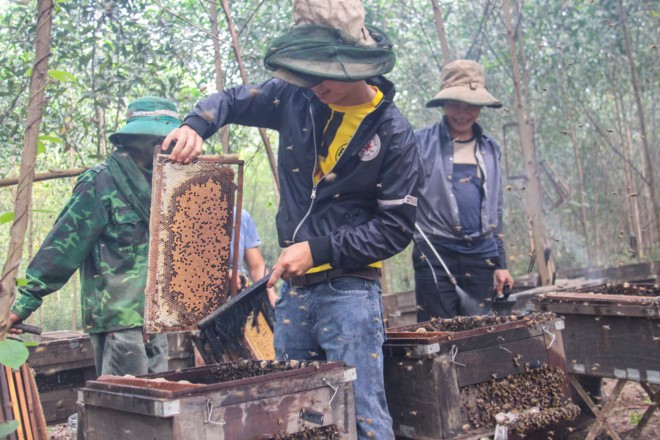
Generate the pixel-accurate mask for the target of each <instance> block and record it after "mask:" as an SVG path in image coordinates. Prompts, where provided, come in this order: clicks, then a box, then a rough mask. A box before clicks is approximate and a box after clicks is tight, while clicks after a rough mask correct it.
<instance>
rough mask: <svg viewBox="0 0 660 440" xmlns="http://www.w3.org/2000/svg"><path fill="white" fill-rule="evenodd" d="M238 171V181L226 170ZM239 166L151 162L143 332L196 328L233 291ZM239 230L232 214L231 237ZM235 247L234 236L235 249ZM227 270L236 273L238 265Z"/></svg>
mask: <svg viewBox="0 0 660 440" xmlns="http://www.w3.org/2000/svg"><path fill="white" fill-rule="evenodd" d="M236 165H237V166H238V183H235V182H234V176H235V173H234V170H233V169H232V166H236ZM242 165H243V162H242V161H238V160H235V159H227V158H222V157H220V158H219V157H204V156H202V157H200V158H198V159H196V160H194V161H193V162H192V163H190V164H187V165H182V164H178V163H174V162H171V161H169V160H168V156H167V155H162V154H158V155H156V156H155V160H154V174H153V190H152V194H153V196H152V202H151V220H150V226H149V227H150V242H149V262H148V276H147V288H146V301H145V314H144V315H145V316H144V318H145V330H146V332H147V333H160V332H164V331H176V330H192V329H195V328H196V325H197V323H198V322H199V321H200V320H201V319H202V318H204V317H205V316H206V315H207V314H208V313H210V312H211V311H213V310H215V309H217V308H218V307H219V306H220V305H222V304H223V303H224V302H226V300H227V299H228V298H229V296H230V295H232V294H233V293H234V292H232V288H231V287H230V286H231V285H232V283H231V282H230V279H229V267H230V264H229V258H230V245H231V236H232V223H233V219H232V213H233V210H234V205H235V204H236V210H237V212H240V210H241V187H242V172H243V169H242ZM237 187H238V197H237V201H236V203H235V201H234V200H235V194H236V189H237ZM239 231H240V216H237V220H236V230H235V234H236V235H237V236H238V233H239ZM238 242H239V240H238V237H236V239H235V240H234V243H235V247H237V245H238ZM234 250H235V252H234V259H235V260H237V256H238V252H237V249H234ZM233 266H234V267H237V261H234V264H233ZM234 273H236V271H234Z"/></svg>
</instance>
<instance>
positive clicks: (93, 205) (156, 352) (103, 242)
mask: <svg viewBox="0 0 660 440" xmlns="http://www.w3.org/2000/svg"><path fill="white" fill-rule="evenodd" d="M178 126H179V119H178V113H177V108H176V105H175V104H174V103H173V102H170V101H168V100H165V99H162V98H155V97H144V98H140V99H137V100H135V101H133V102H131V103H130V104H129V105H128V109H127V122H126V124H125V125H124V127H122V128H121V129H120V130H119V131H118V132H116V133H114V134H112V135H111V136H110V141H111V142H112V143H113V144H114V145H115V146H116V147H117V149H116V150H115V151H114V152H113V153H112V154H111V155H110V157H109V158H108V159H107V160H106V161H105V162H103V163H101V164H98V165H96V166H95V167H93V168H91V169H90V170H88V171H86V172H85V173H83V174H82V175H81V176H80V177H79V178H78V181H77V183H76V186H75V188H74V190H73V195H72V196H71V198H70V199H69V201H68V203H67V204H66V206H65V207H64V209H63V210H62V212H61V213H60V215H59V216H58V218H57V220H56V221H55V225H54V226H53V228H52V230H51V231H50V232H49V233H48V235H47V237H46V239H45V240H44V243H43V244H42V245H41V248H40V249H39V251H38V252H37V254H36V255H35V257H34V259H33V260H32V262H31V263H30V265H29V266H28V268H27V271H26V278H27V280H28V283H27V285H26V286H23V287H20V288H19V293H20V295H18V298H17V300H16V302H15V303H14V305H13V307H12V313H11V314H10V320H11V324H13V323H15V322H17V321H21V320H24V319H26V318H27V317H28V316H29V315H30V314H31V313H32V312H34V311H35V310H36V309H37V308H39V306H41V304H42V302H43V297H45V296H46V295H48V294H50V293H52V292H55V291H57V290H58V289H60V288H61V287H62V286H63V285H64V284H65V283H66V282H67V281H68V280H69V278H70V277H71V275H73V273H74V272H75V271H76V270H78V269H80V274H81V279H82V288H81V295H80V297H81V303H82V307H81V309H82V313H83V323H84V328H85V332H86V333H89V334H90V338H91V341H92V345H93V347H94V362H95V365H96V372H97V374H99V375H101V374H113V375H125V374H131V375H140V374H146V373H147V372H161V371H166V370H167V359H168V349H167V338H166V335H164V334H160V335H156V336H153V337H151V338H150V339H149V340H146V339H144V337H143V334H142V325H143V316H144V300H145V294H144V292H145V287H146V280H147V249H148V242H149V212H150V206H151V174H152V167H153V151H154V147H155V146H156V145H159V144H160V143H161V142H162V141H163V139H164V137H165V135H167V134H168V133H169V132H170V131H171V130H172V129H173V128H174V127H178Z"/></svg>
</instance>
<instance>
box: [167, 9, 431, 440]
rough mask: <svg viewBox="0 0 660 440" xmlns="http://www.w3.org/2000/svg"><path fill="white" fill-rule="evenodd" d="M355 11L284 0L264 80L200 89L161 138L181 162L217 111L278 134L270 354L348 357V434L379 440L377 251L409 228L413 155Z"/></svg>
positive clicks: (385, 45) (382, 67)
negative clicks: (286, 19) (288, 21)
mask: <svg viewBox="0 0 660 440" xmlns="http://www.w3.org/2000/svg"><path fill="white" fill-rule="evenodd" d="M364 15H365V14H364V8H363V7H362V4H361V2H359V1H357V0H297V1H294V2H293V18H294V25H293V27H292V28H291V29H290V30H289V31H288V32H286V33H285V34H284V35H282V36H280V37H278V38H276V39H274V40H273V41H272V42H271V44H270V47H269V48H268V51H267V53H266V56H265V58H264V63H265V65H266V67H267V68H268V69H270V70H273V71H274V72H275V73H274V76H275V77H276V78H273V79H270V80H268V81H266V82H264V83H262V84H259V85H257V86H244V87H234V88H231V89H227V90H224V91H222V92H220V93H217V94H214V95H212V96H210V97H209V98H207V99H205V100H203V101H202V102H200V103H199V104H197V106H196V107H195V109H194V110H193V111H192V112H191V113H190V114H189V115H188V116H187V117H186V118H185V120H184V122H183V124H184V125H183V126H182V127H181V128H180V129H178V130H175V131H174V132H173V133H172V134H171V135H170V136H168V138H167V139H165V142H164V145H168V143H169V142H170V141H172V140H176V141H177V142H176V145H175V146H174V149H173V150H172V154H171V157H172V159H174V160H177V161H180V162H188V161H190V160H191V159H192V158H194V157H196V156H197V155H199V154H200V153H201V149H202V139H206V138H208V137H209V136H211V135H212V134H213V133H215V132H216V131H217V130H218V129H219V128H220V127H222V126H223V125H225V124H228V123H238V124H242V125H249V126H258V127H265V128H271V129H274V130H277V131H278V132H279V134H280V142H279V146H280V147H279V154H278V171H279V179H280V187H281V194H280V196H281V197H280V205H279V210H278V213H277V218H276V223H277V231H278V236H279V242H280V246H281V247H282V248H284V249H283V250H282V253H281V254H280V256H279V258H278V260H277V263H276V264H275V266H274V268H273V272H272V275H271V279H270V282H269V285H271V286H272V285H273V284H274V283H275V282H276V281H277V280H278V279H279V278H282V279H283V280H284V281H285V283H283V286H282V291H281V295H280V299H279V300H278V302H277V303H276V307H275V315H276V323H275V342H274V343H275V351H276V354H277V357H278V359H296V360H304V359H310V360H324V359H327V360H340V361H344V362H345V363H346V364H348V365H352V366H355V367H356V371H357V380H356V381H355V382H354V389H355V411H356V416H357V433H358V436H359V438H361V439H367V438H369V439H371V438H375V439H383V440H387V439H393V438H394V434H393V431H392V419H391V417H390V415H389V413H388V410H387V402H386V399H385V389H384V379H383V352H382V344H383V342H384V339H385V335H384V325H383V319H382V306H381V298H380V294H381V290H380V282H379V278H380V266H381V264H380V261H382V260H384V259H386V258H389V257H391V256H392V255H394V254H396V253H398V252H400V251H401V250H402V249H404V248H405V247H406V246H407V244H408V243H409V242H410V239H411V237H412V232H413V226H414V218H415V207H416V197H415V196H416V192H417V174H418V167H419V157H418V154H417V150H416V148H415V144H414V135H413V132H412V129H411V127H410V125H409V123H408V121H407V120H406V119H405V117H404V116H403V115H401V113H400V112H399V110H398V109H397V108H396V106H395V105H394V103H393V102H392V99H393V97H394V87H393V85H392V83H390V82H389V81H388V80H387V79H385V78H384V77H383V76H382V75H383V74H385V73H387V72H389V71H390V70H391V69H392V67H393V66H394V61H395V59H394V53H393V51H392V45H391V43H390V42H389V40H388V39H387V37H386V36H385V35H384V34H383V33H382V32H380V31H378V30H377V29H375V28H373V27H370V26H366V25H365V24H364Z"/></svg>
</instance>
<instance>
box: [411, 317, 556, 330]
mask: <svg viewBox="0 0 660 440" xmlns="http://www.w3.org/2000/svg"><path fill="white" fill-rule="evenodd" d="M556 317H557V315H555V314H554V313H552V312H543V313H538V312H534V313H530V314H529V315H523V316H518V315H515V316H514V315H512V316H489V315H485V316H457V317H455V318H451V319H441V318H433V319H432V320H431V321H429V322H427V323H425V324H424V325H423V326H421V327H420V328H419V329H417V332H424V331H426V332H462V331H466V330H472V329H476V328H486V329H490V328H491V327H493V326H495V325H498V324H505V323H508V322H516V321H526V322H527V325H528V326H530V327H533V326H536V325H538V324H540V323H542V322H546V321H551V320H553V319H555V318H556Z"/></svg>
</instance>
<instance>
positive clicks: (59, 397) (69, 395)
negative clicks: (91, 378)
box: [39, 388, 78, 425]
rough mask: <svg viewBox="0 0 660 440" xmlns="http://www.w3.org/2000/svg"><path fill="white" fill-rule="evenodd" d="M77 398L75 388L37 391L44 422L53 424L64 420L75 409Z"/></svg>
mask: <svg viewBox="0 0 660 440" xmlns="http://www.w3.org/2000/svg"><path fill="white" fill-rule="evenodd" d="M77 399H78V389H77V388H65V389H61V390H54V391H49V392H47V393H39V400H40V402H41V407H42V411H43V415H44V417H45V420H46V423H48V424H49V425H55V424H58V423H62V422H66V420H67V419H68V417H69V416H70V415H71V414H73V413H75V412H76V410H77V405H76V400H77Z"/></svg>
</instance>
